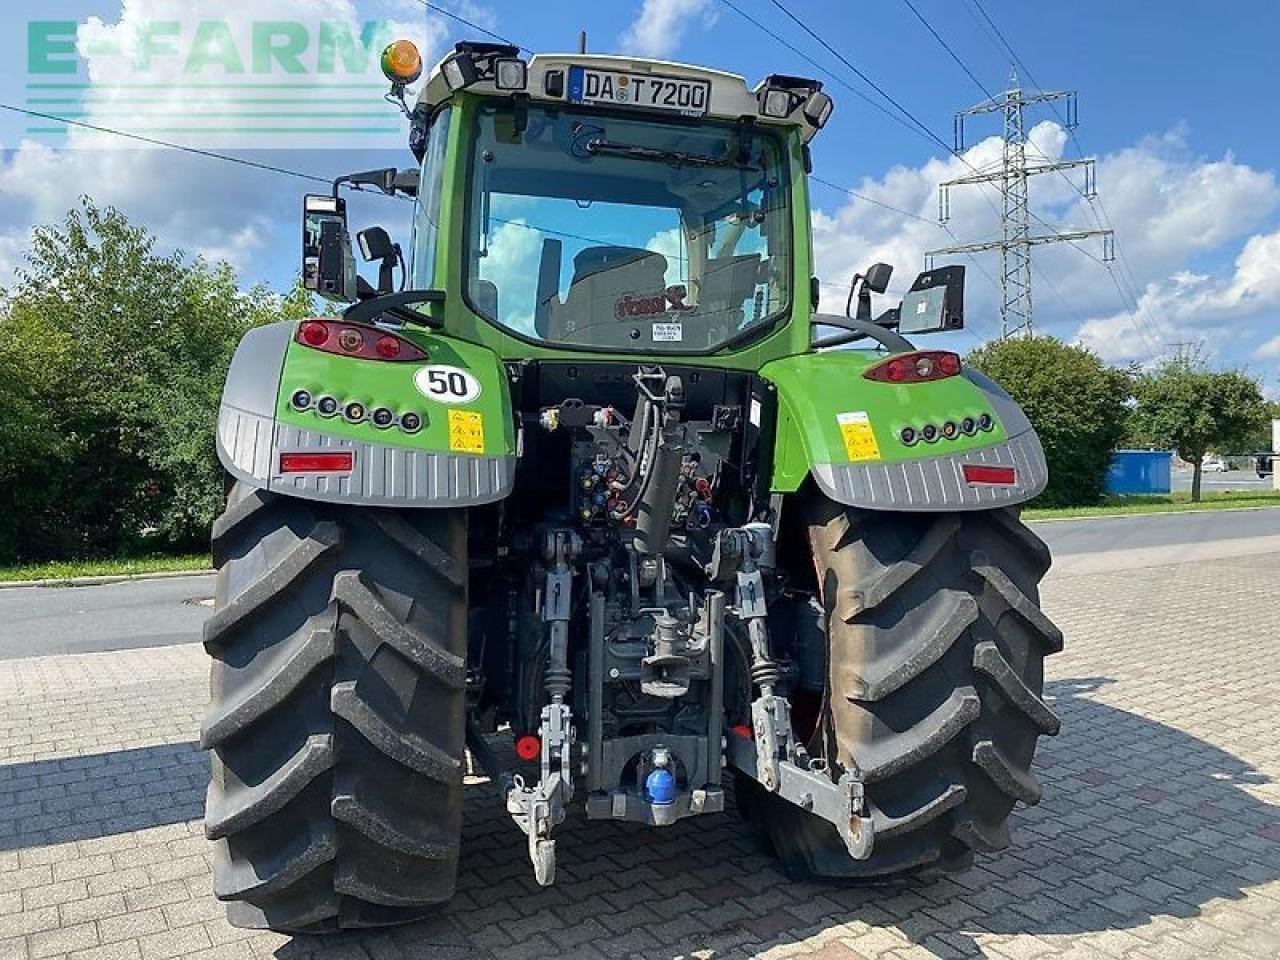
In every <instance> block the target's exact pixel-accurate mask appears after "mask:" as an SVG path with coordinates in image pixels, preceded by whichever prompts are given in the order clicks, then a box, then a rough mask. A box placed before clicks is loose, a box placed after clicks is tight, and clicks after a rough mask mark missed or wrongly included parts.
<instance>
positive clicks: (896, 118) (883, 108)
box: [720, 0, 920, 133]
mask: <svg viewBox="0 0 1280 960" xmlns="http://www.w3.org/2000/svg"><path fill="white" fill-rule="evenodd" d="M720 2H721V3H722V4H724V5H725V6H726V7H728V8H729V9H730V10H732V11H733V12H734V13H736V14H737V15H738V16H740V17H741V18H742V19H743V20H746V21H747V22H748V23H750V24H751V25H752V26H753V27H755V28H756V29H757V30H760V31H761V32H763V33H765V34H767V35H768V36H770V37H772V38H773V40H774V41H775V42H777V43H780V44H782V46H784V47H786V48H787V49H788V50H790V51H791V52H792V53H794V54H795V55H796V56H798V57H799V58H800V59H801V60H804V61H805V62H806V63H808V64H809V65H810V66H811V67H813V68H814V69H816V70H818V71H819V72H821V73H822V74H823V75H824V76H825V77H827V79H829V80H831V81H832V82H833V83H836V84H839V85H840V86H841V87H843V88H844V89H846V90H848V91H849V92H850V93H852V94H853V95H854V96H855V97H858V98H859V99H860V100H862V101H863V102H864V103H867V104H868V105H870V106H871V107H872V108H873V109H875V110H878V111H879V112H880V113H882V114H884V115H885V116H886V117H888V118H889V119H890V120H892V121H893V122H894V123H896V124H898V125H899V126H901V127H904V128H905V129H907V130H910V131H911V132H912V133H919V132H920V131H919V130H918V129H916V128H915V127H913V126H912V125H911V124H910V123H908V122H907V121H906V120H904V119H903V118H902V117H900V116H898V115H897V114H896V113H894V112H893V111H892V110H890V109H888V108H887V107H886V106H884V104H882V103H880V102H879V101H877V100H873V99H872V98H871V97H869V96H867V94H865V93H863V92H862V91H861V90H859V89H858V88H857V87H855V86H853V84H851V83H848V82H847V81H845V80H843V79H842V78H840V77H838V76H836V75H835V74H834V73H832V72H831V71H830V70H828V69H827V68H826V67H824V66H823V65H822V64H820V63H818V61H817V60H815V59H813V57H811V56H809V55H808V54H807V53H805V52H804V51H803V50H801V49H800V48H799V47H797V46H796V45H795V44H793V43H791V42H790V41H788V40H785V39H783V38H782V37H781V36H779V35H778V34H777V33H776V32H775V31H773V30H772V29H770V28H769V27H768V26H767V25H765V24H764V23H762V22H761V21H759V20H757V19H756V18H755V17H753V16H751V14H749V13H747V12H746V11H745V10H743V9H742V8H741V7H739V6H738V5H737V4H736V3H734V2H733V0H720Z"/></svg>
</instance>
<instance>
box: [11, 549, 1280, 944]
mask: <svg viewBox="0 0 1280 960" xmlns="http://www.w3.org/2000/svg"><path fill="white" fill-rule="evenodd" d="M1169 556H1170V558H1176V554H1175V552H1174V551H1173V550H1172V549H1171V550H1170V552H1169ZM1044 593H1045V606H1046V609H1047V610H1048V611H1049V613H1050V615H1051V616H1053V617H1054V618H1055V619H1056V620H1057V621H1058V622H1059V623H1060V624H1061V625H1062V627H1063V629H1064V631H1065V633H1066V636H1067V649H1066V651H1065V652H1064V653H1062V654H1060V655H1058V656H1056V657H1054V658H1052V659H1051V660H1050V661H1049V665H1048V670H1047V673H1048V680H1047V690H1048V692H1049V694H1050V696H1051V700H1052V705H1053V707H1054V709H1055V710H1056V711H1057V712H1058V713H1059V714H1060V715H1061V717H1062V720H1063V732H1062V734H1061V735H1060V736H1059V737H1058V738H1056V739H1053V740H1044V741H1042V745H1041V750H1040V753H1039V755H1038V757H1037V761H1036V769H1037V773H1038V775H1039V776H1040V778H1041V780H1042V781H1043V782H1044V787H1045V799H1044V801H1043V802H1042V803H1041V804H1040V805H1039V806H1038V807H1035V808H1032V809H1027V810H1019V811H1018V812H1017V813H1016V814H1015V817H1014V824H1013V826H1014V847H1013V848H1012V849H1011V850H1009V851H1006V852H1005V853H1002V854H1000V855H997V856H988V857H980V858H979V861H978V866H977V867H976V868H975V869H974V870H972V871H970V872H969V873H966V874H962V875H960V876H957V877H954V878H949V879H945V880H941V881H938V882H935V883H932V884H929V885H925V886H917V887H915V888H911V889H906V890H878V889H865V888H864V889H848V888H839V887H832V886H824V885H820V884H802V883H794V882H791V881H788V880H787V879H785V878H784V877H783V876H782V875H781V874H780V873H779V872H778V870H777V869H776V867H775V865H774V863H773V861H772V860H771V859H770V857H769V856H768V855H766V854H765V853H764V852H762V850H761V848H760V847H759V845H758V844H757V842H756V841H755V839H754V838H753V836H752V834H751V833H750V832H749V831H748V829H747V828H746V827H745V826H744V825H743V824H742V823H741V822H740V821H738V820H737V818H736V817H735V816H733V815H732V814H725V815H719V816H713V817H712V816H709V817H704V818H701V819H697V820H694V821H690V822H686V823H683V824H679V825H677V826H675V827H673V828H671V829H668V830H665V831H645V830H643V829H640V828H637V827H632V826H628V825H616V824H588V823H586V822H585V821H583V820H581V819H571V820H570V821H569V822H568V823H566V824H565V826H564V828H562V829H561V831H560V832H559V833H558V836H559V838H560V843H559V844H558V853H559V860H560V864H559V871H560V878H561V879H560V881H559V882H558V883H557V884H556V885H555V886H554V887H551V888H549V889H539V888H538V887H537V886H536V885H535V884H534V882H533V878H532V876H531V872H530V869H529V866H528V864H527V862H526V859H525V852H524V843H523V838H522V837H521V835H520V834H519V833H518V831H517V830H516V828H515V827H514V826H513V825H511V824H510V822H509V821H507V819H506V817H505V815H504V814H503V813H502V811H501V809H500V807H499V805H498V804H497V803H496V802H495V801H494V800H493V798H492V797H491V796H490V794H489V792H488V786H487V784H485V783H484V782H482V781H476V782H471V783H469V786H468V788H467V790H468V798H467V808H466V809H467V825H466V835H465V841H464V848H463V869H462V874H461V877H460V881H459V892H458V895H457V897H456V898H455V899H454V900H453V901H452V902H451V903H450V905H449V906H448V908H447V909H446V910H445V912H444V914H443V916H442V917H441V918H440V919H439V920H437V921H434V922H431V923H423V924H416V925H413V926H409V927H404V928H399V929H396V930H392V931H384V932H373V933H361V934H348V935H343V936H341V937H337V938H329V939H316V938H305V937H299V938H289V937H284V936H278V935H275V934H269V933H268V934H264V933H254V932H249V931H243V930H237V929H235V928H233V927H231V926H229V925H228V924H227V922H226V921H225V919H224V918H223V911H222V905H221V904H219V903H218V902H217V901H216V900H215V899H214V898H213V895H212V893H211V892H210V885H211V880H210V863H211V859H212V858H211V853H212V850H211V845H210V844H209V843H208V842H207V841H206V840H205V839H204V836H203V833H202V830H201V825H200V822H199V818H200V815H201V812H202V806H203V792H204V785H205V782H206V775H207V765H206V761H205V759H204V757H203V756H202V754H201V753H200V752H199V750H198V749H197V747H196V744H195V743H194V740H195V737H196V731H197V729H198V721H199V716H200V713H201V711H202V709H203V705H204V702H205V700H206V697H207V686H206V679H205V676H206V673H205V671H206V664H205V661H204V655H203V652H202V651H201V649H200V647H199V646H198V645H194V644H193V645H188V646H181V647H162V648H156V649H149V650H131V651H123V652H116V653H105V654H83V655H75V656H58V657H48V658H41V659H30V660H16V661H8V662H6V663H4V664H0V960H34V958H76V960H89V958H102V960H106V958H120V960H128V958H138V960H159V958H165V957H193V958H200V960H212V958H254V957H276V958H305V957H317V958H371V960H395V958H410V957H430V958H433V960H452V958H476V960H518V958H538V957H564V958H597V960H598V958H614V957H633V956H634V957H645V958H648V957H654V958H675V957H684V958H690V960H692V958H695V957H697V958H727V957H744V956H752V957H755V956H764V957H798V956H805V957H812V958H815V960H816V958H820V960H859V958H861V960H875V958H896V960H907V958H929V957H937V958H949V957H968V956H986V957H993V958H998V960H1030V958H1038V957H1054V958H1063V960H1067V958H1070V960H1105V958H1123V960H1131V958H1159V960H1177V958H1183V957H1186V958H1196V957H1203V956H1208V955H1212V956H1213V957H1215V958H1217V960H1245V958H1251V960H1259V958H1275V957H1280V786H1277V783H1276V777H1277V776H1278V775H1280V737H1277V728H1278V724H1277V721H1276V718H1275V710H1276V707H1277V705H1280V662H1278V661H1280V656H1277V655H1278V654H1280V641H1277V639H1276V637H1275V635H1274V628H1275V624H1276V601H1277V598H1278V597H1280V554H1267V555H1262V556H1253V557H1249V558H1248V560H1247V562H1244V563H1242V562H1240V561H1239V560H1238V559H1236V560H1231V559H1224V560H1214V561H1208V562H1199V563H1194V564H1192V563H1186V564H1180V565H1167V566H1150V567H1146V568H1144V569H1132V570H1125V571H1120V572H1117V571H1115V570H1107V571H1103V572H1096V573H1076V572H1072V573H1069V574H1065V575H1054V574H1051V575H1050V578H1049V579H1048V581H1047V582H1046V585H1045V589H1044ZM0 629H2V628H0Z"/></svg>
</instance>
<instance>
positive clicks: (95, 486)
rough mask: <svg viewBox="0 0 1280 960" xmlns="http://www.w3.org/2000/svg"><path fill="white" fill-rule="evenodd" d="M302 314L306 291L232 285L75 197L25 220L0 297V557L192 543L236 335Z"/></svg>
mask: <svg viewBox="0 0 1280 960" xmlns="http://www.w3.org/2000/svg"><path fill="white" fill-rule="evenodd" d="M311 312H312V308H311V304H310V297H309V296H307V295H306V294H305V292H301V291H298V290H295V291H293V292H292V293H290V294H289V295H288V296H286V297H283V298H282V297H279V296H277V295H275V294H273V293H271V292H270V291H269V290H267V289H266V288H264V287H260V286H259V287H254V288H252V289H249V290H241V289H239V287H238V286H237V283H236V277H235V275H234V273H233V272H232V270H231V268H230V267H228V266H227V265H226V264H217V265H211V264H208V263H206V262H205V261H203V260H201V259H195V260H190V259H189V258H187V257H186V256H184V255H183V254H182V253H181V252H178V253H174V254H169V255H161V254H158V253H157V252H156V250H155V240H154V238H153V237H151V236H150V235H148V233H147V232H146V231H145V230H144V229H142V228H140V227H138V226H136V225H134V224H131V223H130V222H129V221H128V220H127V219H126V218H125V216H124V215H123V214H121V213H119V212H118V211H116V210H113V209H110V208H100V207H98V206H97V205H95V204H94V203H93V202H92V201H91V200H88V199H85V200H83V201H82V203H81V204H80V206H79V207H77V208H75V209H73V210H72V211H70V212H69V213H68V215H67V217H66V219H65V220H64V221H63V222H62V223H61V224H58V225H50V226H42V227H37V228H36V229H35V230H34V231H33V234H32V239H31V246H30V249H29V250H28V251H27V254H26V263H25V266H24V267H23V268H22V269H20V270H19V272H18V277H17V282H16V284H15V285H14V287H13V288H12V289H11V290H8V291H5V292H4V294H3V297H2V298H0V383H3V384H4V388H3V390H4V395H5V402H4V405H3V409H2V410H0V478H7V479H8V481H9V485H8V486H7V487H6V488H5V489H6V497H11V498H12V499H13V502H14V506H15V509H14V510H13V511H12V512H13V513H14V514H15V515H16V516H15V519H13V520H12V521H11V522H10V523H9V529H7V530H6V529H5V528H4V527H0V555H4V554H7V555H8V557H9V558H10V559H13V558H15V557H16V558H20V559H24V560H42V559H53V558H57V557H69V556H87V555H100V554H109V553H117V552H121V551H127V550H129V549H131V548H133V547H136V546H137V545H138V544H139V543H140V540H141V538H142V535H143V533H144V531H145V532H147V533H148V534H149V536H150V538H151V539H152V540H156V539H158V540H159V541H160V542H162V543H163V544H166V545H170V546H174V547H178V546H182V547H190V546H193V545H195V544H198V543H200V542H202V541H203V540H204V538H205V537H206V535H207V532H208V527H209V524H210V523H211V522H212V518H213V516H214V515H215V514H216V512H217V509H218V503H219V501H220V499H221V471H220V468H219V465H218V463H217V459H216V456H215V454H214V445H213V435H214V425H215V421H216V417H217V407H218V397H219V394H220V392H221V387H222V380H223V377H224V376H225V373H226V368H227V365H228V363H229V362H230V358H231V355H232V353H233V352H234V350H235V346H236V344H237V343H238V342H239V339H240V337H241V336H242V335H243V333H244V331H245V330H247V329H248V328H249V327H251V326H253V325H255V324H259V323H266V322H270V321H272V320H278V319H286V318H296V317H299V316H305V315H307V314H309V313H311ZM10 371H12V372H10ZM11 381H12V383H13V384H14V385H15V386H14V387H12V388H11V387H10V382H11ZM11 390H12V394H13V397H15V398H16V400H11V399H10V393H11ZM14 436H17V437H19V438H26V437H36V438H38V440H37V442H32V443H27V442H25V441H23V442H20V443H18V444H17V445H16V446H15V444H14V442H13V440H12V439H6V438H12V437H14ZM3 512H5V511H0V513H3Z"/></svg>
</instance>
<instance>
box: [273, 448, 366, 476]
mask: <svg viewBox="0 0 1280 960" xmlns="http://www.w3.org/2000/svg"><path fill="white" fill-rule="evenodd" d="M355 459H356V455H355V454H354V453H353V452H352V451H350V450H339V451H336V452H334V453H282V454H280V472H281V473H350V472H351V468H352V467H353V466H354V465H355Z"/></svg>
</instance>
